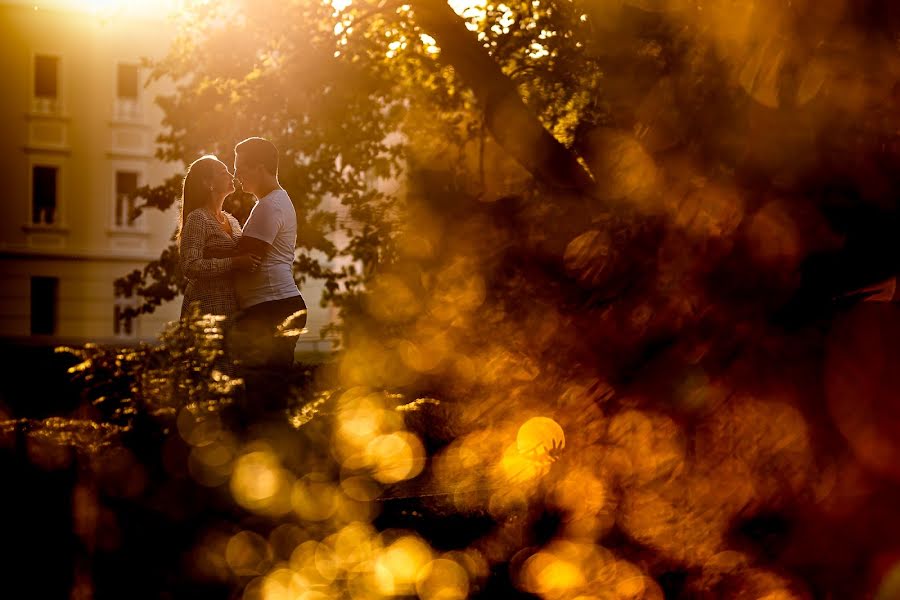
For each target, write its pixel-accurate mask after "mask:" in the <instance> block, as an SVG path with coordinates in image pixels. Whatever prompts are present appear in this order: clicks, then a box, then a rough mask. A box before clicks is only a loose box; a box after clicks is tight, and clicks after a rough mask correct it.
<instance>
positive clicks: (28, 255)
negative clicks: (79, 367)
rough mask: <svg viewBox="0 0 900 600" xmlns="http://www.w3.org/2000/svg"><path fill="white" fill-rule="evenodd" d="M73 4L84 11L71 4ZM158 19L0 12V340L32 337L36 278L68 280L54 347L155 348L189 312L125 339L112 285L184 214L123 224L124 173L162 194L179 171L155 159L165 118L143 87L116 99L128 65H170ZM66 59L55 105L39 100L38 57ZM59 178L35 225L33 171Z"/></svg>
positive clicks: (24, 9) (158, 320)
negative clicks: (122, 68)
mask: <svg viewBox="0 0 900 600" xmlns="http://www.w3.org/2000/svg"><path fill="white" fill-rule="evenodd" d="M73 5H74V3H73ZM162 23H163V21H161V20H159V19H154V18H152V17H148V16H133V15H127V14H120V15H113V16H106V17H101V16H99V15H97V14H93V13H90V12H87V11H84V10H75V9H74V8H68V9H67V8H66V5H64V4H63V5H59V6H57V7H55V8H54V7H53V6H52V5H51V6H49V7H47V6H45V4H42V3H38V8H37V9H35V7H34V4H33V3H29V4H23V3H10V2H6V3H0V31H2V36H0V55H2V56H3V66H4V69H3V71H4V77H5V82H4V86H3V87H4V93H3V94H0V124H2V131H3V132H4V135H3V136H0V178H2V181H3V182H4V188H5V194H4V195H5V199H6V202H5V203H4V208H5V212H6V215H5V217H6V218H4V219H0V336H2V337H14V338H19V337H35V336H32V329H31V323H30V320H31V319H30V317H31V308H32V301H31V278H32V277H55V278H57V279H58V282H59V283H58V288H57V309H56V312H57V315H56V327H55V331H54V333H53V334H51V335H39V336H36V337H39V338H40V337H46V338H47V341H51V342H70V341H71V342H75V343H77V342H81V341H96V342H106V341H123V340H127V339H129V338H130V339H152V338H154V337H155V336H156V335H157V334H158V333H159V331H160V330H161V328H162V326H163V325H164V324H165V323H166V322H167V321H168V320H171V319H174V318H177V315H178V309H179V306H178V304H179V303H177V302H176V303H171V304H169V305H167V306H164V307H162V308H161V309H159V310H158V311H157V313H156V314H154V315H150V316H142V317H140V318H138V319H137V321H136V322H135V323H134V324H133V328H132V334H131V335H130V336H128V335H126V334H125V333H124V332H123V330H122V329H123V328H122V327H120V332H119V334H118V335H117V334H116V333H115V326H114V322H115V319H114V311H115V308H114V307H115V304H116V303H117V302H123V300H122V299H118V300H117V299H116V298H115V297H114V293H113V281H114V280H115V279H116V278H117V277H120V276H122V275H124V274H126V273H128V272H130V271H132V270H133V269H139V268H141V267H143V266H144V265H145V264H146V263H147V262H148V261H149V260H152V259H153V258H155V257H158V256H159V252H160V250H161V249H162V248H164V247H165V246H166V244H167V242H168V239H169V236H170V235H171V234H172V231H173V230H174V226H175V220H176V215H175V212H174V210H173V211H170V212H169V213H167V214H162V213H160V212H159V211H155V210H154V211H148V212H147V213H146V214H145V215H143V216H142V217H141V218H140V219H139V220H138V221H137V222H136V223H135V224H134V225H132V226H127V225H126V226H121V225H117V224H116V196H115V181H116V175H115V174H116V170H123V171H129V172H135V173H137V174H138V180H137V183H138V184H139V185H142V184H145V183H158V182H161V181H162V180H163V179H164V178H165V177H167V176H169V175H170V174H172V173H173V172H174V170H175V168H176V166H175V165H171V164H163V163H161V162H160V161H158V160H155V159H154V140H155V137H156V135H157V133H158V132H159V131H160V120H161V117H162V114H161V111H160V110H159V109H158V108H157V107H156V106H155V104H154V103H153V98H154V97H155V96H156V95H157V94H159V93H160V92H162V91H164V88H163V87H161V86H160V85H159V84H156V85H153V86H151V87H150V88H144V86H143V83H144V81H145V79H146V74H147V73H146V69H139V70H138V73H139V80H138V86H137V99H136V100H134V101H132V100H119V99H118V98H117V79H118V77H117V72H118V64H119V63H123V64H129V65H135V64H139V63H140V60H141V58H142V57H144V56H150V57H155V56H160V55H161V54H162V53H164V52H165V51H166V48H167V45H168V41H169V40H168V37H167V36H168V34H167V32H168V31H170V30H171V28H169V27H162V26H160V25H161V24H162ZM36 55H47V56H55V57H58V61H59V62H58V76H57V101H56V102H55V103H54V102H52V101H47V100H42V99H40V98H36V96H35V77H36V73H35V56H36ZM36 165H38V166H40V165H43V166H52V167H56V168H57V169H58V171H57V211H56V214H55V219H54V220H53V223H52V224H44V223H41V224H35V223H33V222H32V221H33V218H32V217H33V216H34V215H33V212H32V174H33V167H34V166H36Z"/></svg>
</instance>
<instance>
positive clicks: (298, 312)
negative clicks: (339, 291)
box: [227, 296, 306, 417]
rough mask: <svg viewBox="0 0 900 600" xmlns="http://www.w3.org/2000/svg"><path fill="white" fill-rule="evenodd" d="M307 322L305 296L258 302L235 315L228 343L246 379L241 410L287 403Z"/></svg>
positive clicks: (269, 408) (268, 408)
mask: <svg viewBox="0 0 900 600" xmlns="http://www.w3.org/2000/svg"><path fill="white" fill-rule="evenodd" d="M305 325H306V303H305V302H304V301H303V297H302V296H294V297H292V298H285V299H283V300H273V301H271V302H263V303H261V304H255V305H253V306H251V307H249V308H247V309H245V310H242V311H240V312H239V313H237V314H236V315H235V316H234V319H233V321H232V324H231V327H230V328H229V332H228V336H227V337H228V339H227V345H228V352H229V354H230V358H231V359H232V360H235V361H236V362H237V374H238V376H239V377H242V378H243V379H244V388H245V390H246V398H245V399H244V402H240V403H241V404H243V405H244V406H243V407H242V408H243V409H244V410H242V411H241V412H244V411H249V413H252V414H258V413H259V412H267V411H272V410H275V409H278V408H281V407H283V406H284V404H285V401H286V398H284V396H285V394H286V393H287V389H285V388H286V385H284V383H285V382H286V381H287V380H288V379H289V378H288V377H287V375H288V371H289V369H290V367H291V365H292V364H293V362H294V348H295V346H296V345H297V338H299V337H300V330H301V329H303V327H304V326H305ZM246 416H248V417H249V416H251V415H250V414H247V415H246Z"/></svg>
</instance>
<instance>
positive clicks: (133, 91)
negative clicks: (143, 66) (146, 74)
mask: <svg viewBox="0 0 900 600" xmlns="http://www.w3.org/2000/svg"><path fill="white" fill-rule="evenodd" d="M116 95H117V96H118V97H119V98H121V99H123V100H137V98H138V67H137V65H124V64H120V65H119V68H118V71H117V74H116Z"/></svg>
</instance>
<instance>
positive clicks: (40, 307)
mask: <svg viewBox="0 0 900 600" xmlns="http://www.w3.org/2000/svg"><path fill="white" fill-rule="evenodd" d="M58 292H59V279H58V278H56V277H32V278H31V334H32V335H53V334H55V333H56V312H57V310H56V309H57V302H58Z"/></svg>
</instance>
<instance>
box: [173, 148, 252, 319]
mask: <svg viewBox="0 0 900 600" xmlns="http://www.w3.org/2000/svg"><path fill="white" fill-rule="evenodd" d="M233 191H234V181H233V178H232V176H231V173H229V172H228V168H227V167H226V166H225V164H224V163H223V162H221V161H220V160H219V159H218V158H216V157H215V156H210V155H207V156H202V157H200V158H198V159H197V160H195V161H194V162H192V163H191V166H190V167H188V171H187V174H186V175H185V177H184V187H183V189H182V194H181V196H182V202H181V223H180V229H179V232H178V246H179V251H180V254H181V271H182V273H184V276H185V277H186V278H187V279H188V285H187V289H186V290H185V293H184V302H183V303H182V305H181V317H182V318H184V317H185V316H186V315H188V314H189V309H190V307H191V306H193V305H199V307H200V313H201V314H214V315H224V316H225V317H230V316H232V315H233V314H234V313H235V312H237V308H238V306H237V297H236V296H235V291H234V283H233V281H232V274H233V272H235V271H242V270H252V269H255V268H256V267H257V266H258V265H259V262H260V259H259V257H256V256H251V255H246V254H245V255H238V256H233V257H228V258H204V254H205V255H206V256H228V255H229V254H232V253H234V251H235V250H236V248H237V243H238V240H240V239H241V226H240V224H239V223H238V222H237V219H235V218H234V217H233V216H231V215H230V214H228V213H227V212H223V211H222V203H223V202H224V200H225V197H226V196H228V194H230V193H231V192H233Z"/></svg>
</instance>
